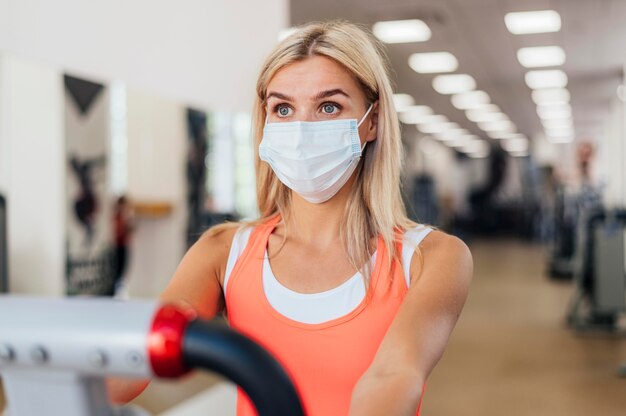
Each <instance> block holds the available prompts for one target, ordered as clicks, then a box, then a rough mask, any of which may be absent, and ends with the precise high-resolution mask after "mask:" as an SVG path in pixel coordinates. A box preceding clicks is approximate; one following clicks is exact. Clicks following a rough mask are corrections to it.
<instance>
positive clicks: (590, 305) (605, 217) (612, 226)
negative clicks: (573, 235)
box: [567, 209, 626, 331]
mask: <svg viewBox="0 0 626 416" xmlns="http://www.w3.org/2000/svg"><path fill="white" fill-rule="evenodd" d="M625 229H626V210H625V209H615V210H610V211H607V210H604V209H596V210H593V211H590V212H589V213H588V215H587V216H586V217H585V222H584V228H583V230H582V235H581V241H580V245H579V251H578V253H579V254H578V255H577V259H578V262H577V264H576V268H575V272H574V281H575V284H576V294H575V297H574V300H573V302H572V305H571V308H570V311H569V314H568V317H567V320H568V324H569V325H570V326H571V327H572V328H573V329H576V330H583V331H584V330H604V331H615V330H617V329H618V328H617V320H618V318H619V315H620V314H621V313H623V312H624V311H625V310H626V273H625V271H624V267H625V266H624V230H625Z"/></svg>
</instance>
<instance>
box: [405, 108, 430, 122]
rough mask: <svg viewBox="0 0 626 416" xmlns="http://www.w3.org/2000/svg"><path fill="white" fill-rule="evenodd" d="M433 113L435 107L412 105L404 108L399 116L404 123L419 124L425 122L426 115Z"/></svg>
mask: <svg viewBox="0 0 626 416" xmlns="http://www.w3.org/2000/svg"><path fill="white" fill-rule="evenodd" d="M432 114H433V109H432V108H430V107H429V106H427V105H410V106H406V107H404V108H403V110H402V112H400V113H399V114H398V118H399V119H400V121H401V122H403V123H404V124H419V123H423V122H424V117H426V116H430V115H432Z"/></svg>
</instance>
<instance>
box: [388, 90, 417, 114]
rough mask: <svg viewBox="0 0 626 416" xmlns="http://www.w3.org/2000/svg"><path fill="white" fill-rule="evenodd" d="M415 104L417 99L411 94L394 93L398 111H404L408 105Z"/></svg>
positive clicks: (395, 105) (394, 101)
mask: <svg viewBox="0 0 626 416" xmlns="http://www.w3.org/2000/svg"><path fill="white" fill-rule="evenodd" d="M414 104H415V100H414V99H413V97H411V96H410V95H409V94H394V95H393V106H394V107H396V111H398V112H400V111H404V109H405V108H406V107H409V106H412V105H414Z"/></svg>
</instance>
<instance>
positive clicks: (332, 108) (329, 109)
mask: <svg viewBox="0 0 626 416" xmlns="http://www.w3.org/2000/svg"><path fill="white" fill-rule="evenodd" d="M336 110H339V107H338V106H336V105H335V104H324V105H323V106H322V111H323V112H324V113H325V114H335V113H336V112H337V111H336Z"/></svg>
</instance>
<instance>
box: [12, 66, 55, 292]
mask: <svg viewBox="0 0 626 416" xmlns="http://www.w3.org/2000/svg"><path fill="white" fill-rule="evenodd" d="M62 82H63V81H62V78H61V74H60V73H59V71H57V70H55V69H54V68H52V67H50V66H48V65H40V64H37V63H33V62H30V61H24V60H21V59H18V58H15V57H11V56H6V55H3V56H1V57H0V149H1V152H0V155H1V156H0V164H1V165H2V166H3V168H2V170H1V171H0V177H1V178H2V181H1V182H0V183H2V186H3V189H2V191H3V192H5V193H6V196H7V210H8V218H7V220H8V221H7V222H8V254H9V259H10V261H9V289H10V290H11V292H13V293H35V294H41V295H52V296H60V295H62V294H63V293H64V290H65V283H64V275H65V247H64V242H65V237H64V236H65V180H66V179H65V164H64V161H65V147H64V139H63V134H64V132H63V101H62V100H63V84H62Z"/></svg>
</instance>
